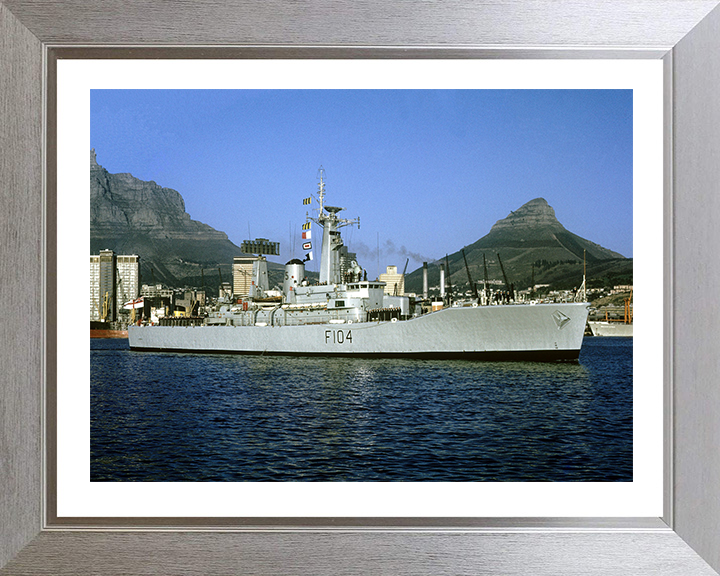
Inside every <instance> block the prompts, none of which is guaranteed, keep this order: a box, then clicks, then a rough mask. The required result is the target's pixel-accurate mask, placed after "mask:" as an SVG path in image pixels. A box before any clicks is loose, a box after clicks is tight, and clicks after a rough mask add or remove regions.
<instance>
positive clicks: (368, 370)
mask: <svg viewBox="0 0 720 576" xmlns="http://www.w3.org/2000/svg"><path fill="white" fill-rule="evenodd" d="M632 346H633V341H632V339H625V338H586V339H585V343H584V344H583V347H582V352H581V354H580V362H579V363H578V364H562V363H561V364H544V363H528V362H503V363H495V362H468V361H456V360H427V361H423V360H396V359H395V360H392V359H354V358H349V359H348V358H345V359H342V360H337V359H335V360H334V359H330V358H316V357H310V358H295V357H260V356H223V355H217V356H212V355H208V356H205V355H201V356H195V355H181V354H173V353H157V354H156V353H134V352H131V351H130V350H129V349H128V345H127V341H126V340H92V341H91V479H92V480H93V481H164V482H188V481H190V482H192V481H234V482H240V481H406V482H417V481H462V482H468V481H545V480H553V481H596V482H597V481H627V482H631V481H632V477H633V471H632V448H633V446H632V424H633V422H632V373H633V370H632V368H633V366H632V358H633V356H632V351H633V348H632Z"/></svg>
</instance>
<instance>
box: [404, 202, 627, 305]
mask: <svg viewBox="0 0 720 576" xmlns="http://www.w3.org/2000/svg"><path fill="white" fill-rule="evenodd" d="M464 250H465V256H466V258H467V262H468V268H469V269H470V275H471V277H472V279H473V281H475V282H477V281H482V280H483V278H484V266H483V255H484V256H485V261H486V263H487V269H488V278H489V279H490V280H500V281H503V282H504V278H503V274H502V269H501V267H500V261H502V265H503V267H504V268H505V274H506V276H507V277H508V281H509V282H511V283H513V284H514V285H515V287H516V289H524V288H527V287H529V286H530V285H531V283H532V281H533V277H534V281H535V284H551V286H552V287H553V288H573V287H577V286H579V285H580V283H581V282H582V273H583V251H584V257H585V260H586V262H587V278H588V286H592V285H593V283H594V284H595V285H603V284H613V283H614V284H629V283H632V259H630V258H625V257H624V256H622V255H621V254H618V253H617V252H613V251H612V250H608V249H607V248H603V247H602V246H600V245H599V244H596V243H594V242H591V241H590V240H586V239H584V238H581V237H580V236H578V235H577V234H573V233H572V232H570V231H568V230H567V229H566V228H565V227H564V226H563V225H562V224H561V223H560V222H559V221H558V220H557V218H556V217H555V210H553V208H552V207H551V206H550V205H549V204H548V203H547V201H546V200H545V199H544V198H535V199H534V200H530V201H529V202H527V203H526V204H524V205H523V206H521V207H520V208H518V209H517V210H515V211H513V212H511V213H510V214H509V215H508V216H507V217H506V218H503V219H501V220H498V221H497V222H496V223H495V224H494V225H493V227H492V228H491V229H490V232H488V233H487V234H486V235H485V236H483V237H482V238H480V239H479V240H478V241H477V242H474V243H473V244H470V245H469V246H465V248H464ZM498 254H499V255H500V256H499V260H498ZM442 261H443V262H444V259H442ZM448 263H449V268H450V280H451V282H452V283H453V285H454V286H459V287H460V288H461V289H462V290H465V289H468V288H469V282H468V275H467V270H466V268H465V261H464V259H463V255H462V251H458V252H455V253H454V254H450V255H448ZM439 264H440V261H437V262H434V263H432V264H429V265H428V279H429V284H430V286H433V285H438V284H439V280H440V272H439ZM405 286H406V290H408V291H414V292H421V291H422V269H418V270H416V271H414V272H413V273H412V274H409V275H408V278H407V279H406V281H405Z"/></svg>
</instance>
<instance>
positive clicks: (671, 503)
mask: <svg viewBox="0 0 720 576" xmlns="http://www.w3.org/2000/svg"><path fill="white" fill-rule="evenodd" d="M718 4H720V2H719V1H718V0H657V1H655V2H636V1H629V0H628V1H624V0H613V1H612V2H605V3H601V4H598V3H596V2H593V1H591V0H572V1H569V2H562V3H561V2H555V1H553V0H538V1H536V2H532V3H530V2H523V1H522V0H479V1H471V0H458V1H457V2H451V3H447V2H436V1H430V2H422V3H419V2H412V1H409V0H401V1H399V2H395V3H392V4H387V3H383V2H380V1H377V0H372V1H369V2H363V3H353V2H347V1H343V2H330V1H327V0H322V1H321V0H315V1H312V0H311V1H310V2H307V3H302V4H295V3H282V2H278V1H277V0H275V1H271V2H260V1H259V0H253V1H248V0H227V1H225V2H221V3H218V2H210V1H204V2H203V1H199V2H191V3H190V2H175V3H170V2H163V1H161V0H151V1H144V2H141V1H139V0H137V1H136V0H131V1H129V2H128V1H122V2H121V1H120V0H107V1H105V2H102V3H95V2H92V1H91V0H48V1H46V2H42V3H38V2H34V1H33V0H0V115H1V116H0V142H1V143H2V147H1V152H2V154H1V156H2V157H1V158H0V190H1V191H2V197H1V200H2V210H1V211H0V253H1V256H2V257H1V258H0V286H2V298H1V299H0V301H1V302H2V303H3V310H4V318H3V321H2V322H0V342H2V347H1V348H0V354H1V358H2V364H1V365H2V371H1V374H2V375H1V376H0V377H1V378H2V381H1V382H2V385H1V386H0V519H1V520H0V567H2V568H0V574H2V575H5V574H74V575H83V574H97V573H108V574H116V573H123V574H164V573H172V574H198V573H203V574H231V573H232V574H234V573H238V574H244V573H248V574H271V573H273V574H274V573H293V574H333V575H334V574H349V573H358V574H365V573H368V574H377V573H380V574H461V573H473V574H528V573H532V574H552V575H557V574H603V575H613V574H628V573H631V574H637V575H644V574H647V575H650V574H652V575H657V574H660V575H664V574H667V575H670V574H678V575H680V574H682V575H692V574H697V575H708V576H709V575H712V574H717V572H716V571H718V570H720V450H718V445H717V443H718V442H719V441H720V412H719V410H720V387H719V386H717V385H716V378H717V376H718V370H719V369H720V364H718V361H717V358H719V357H720V349H719V348H720V346H719V343H720V338H718V337H717V334H716V332H717V329H716V328H717V326H718V325H719V324H720V317H719V316H720V313H719V312H718V307H717V306H716V305H715V303H714V301H713V298H714V291H715V289H716V287H717V286H718V285H720V267H719V266H717V265H716V261H717V258H718V257H717V254H716V247H717V246H719V245H720V232H719V230H720V227H718V226H717V225H716V224H715V221H714V216H715V215H716V214H718V213H720V194H718V192H719V191H720V190H719V188H720V186H719V184H720V162H718V158H719V157H720V156H719V154H720V152H719V151H720V98H718V97H717V95H718V94H720V8H718ZM120 57H126V58H173V57H183V58H209V57H215V58H233V57H243V58H279V57H282V58H652V59H662V61H663V63H664V71H665V75H664V76H665V159H664V165H665V175H664V180H665V199H664V202H665V204H664V207H665V210H664V223H663V224H664V231H665V239H664V246H663V250H664V253H665V268H664V270H663V271H662V273H663V275H664V282H663V285H664V310H662V311H657V313H662V314H663V315H664V395H665V396H664V400H665V437H664V444H665V466H664V469H665V473H664V486H665V488H664V495H665V497H664V513H663V516H662V517H661V518H502V519H495V518H486V519H483V518H471V519H467V518H466V519H458V518H425V519H408V518H314V519H292V518H267V519H261V520H258V519H253V520H249V519H211V518H199V519H198V518H196V519H177V520H172V521H170V520H168V519H158V518H132V519H122V520H121V519H117V518H100V519H74V520H70V519H67V518H65V519H63V518H58V517H57V515H56V514H55V510H56V507H55V501H54V491H53V478H54V466H55V464H56V463H55V462H54V450H53V446H54V438H55V436H54V434H55V407H54V396H53V389H52V382H53V378H52V375H53V370H54V362H55V359H54V358H53V357H52V353H51V352H52V350H53V349H54V346H53V342H54V340H53V339H54V338H56V328H57V327H56V326H55V324H54V320H53V317H54V314H53V312H54V310H55V306H56V298H55V293H54V282H53V280H54V265H55V264H56V263H57V262H58V258H59V256H61V255H58V254H57V253H56V250H55V243H54V233H55V230H54V224H53V219H52V217H50V216H52V215H53V214H55V210H56V197H55V194H54V190H53V186H54V179H55V160H54V159H55V152H56V150H55V143H54V115H55V108H54V86H53V78H54V65H55V63H56V62H57V60H58V59H59V58H120ZM659 275H660V271H658V277H659Z"/></svg>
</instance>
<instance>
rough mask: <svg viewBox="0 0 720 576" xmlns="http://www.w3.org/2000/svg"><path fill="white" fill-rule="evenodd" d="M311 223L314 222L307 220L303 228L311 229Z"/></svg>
mask: <svg viewBox="0 0 720 576" xmlns="http://www.w3.org/2000/svg"><path fill="white" fill-rule="evenodd" d="M310 224H312V222H305V224H303V225H302V229H303V230H310Z"/></svg>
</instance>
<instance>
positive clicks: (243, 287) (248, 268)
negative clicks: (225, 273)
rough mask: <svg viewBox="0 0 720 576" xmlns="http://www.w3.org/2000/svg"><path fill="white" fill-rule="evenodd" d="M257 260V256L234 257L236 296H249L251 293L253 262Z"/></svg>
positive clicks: (234, 289) (233, 289)
mask: <svg viewBox="0 0 720 576" xmlns="http://www.w3.org/2000/svg"><path fill="white" fill-rule="evenodd" d="M257 260H258V258H257V256H236V257H235V258H233V287H232V292H233V294H235V295H236V296H247V295H248V294H250V286H251V285H252V275H253V274H252V273H253V264H254V263H255V262H257Z"/></svg>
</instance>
